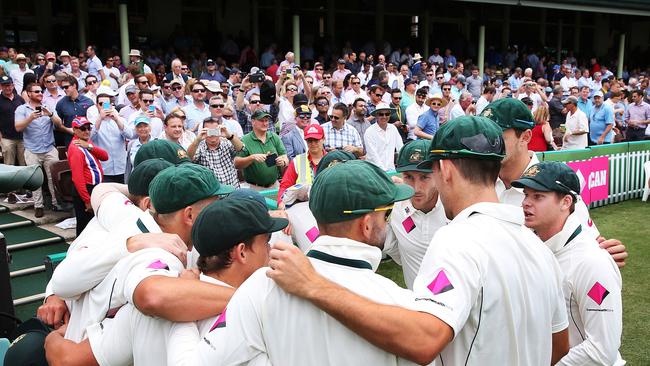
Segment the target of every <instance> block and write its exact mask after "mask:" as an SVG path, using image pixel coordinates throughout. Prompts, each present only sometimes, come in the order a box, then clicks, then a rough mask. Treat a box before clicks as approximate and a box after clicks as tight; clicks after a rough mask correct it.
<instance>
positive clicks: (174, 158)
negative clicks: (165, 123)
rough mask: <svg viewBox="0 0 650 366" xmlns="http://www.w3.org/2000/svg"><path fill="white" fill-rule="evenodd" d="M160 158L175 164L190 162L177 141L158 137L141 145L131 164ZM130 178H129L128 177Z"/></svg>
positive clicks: (135, 164) (136, 164) (134, 164)
mask: <svg viewBox="0 0 650 366" xmlns="http://www.w3.org/2000/svg"><path fill="white" fill-rule="evenodd" d="M155 158H161V159H163V160H167V161H168V162H170V163H172V164H174V165H176V164H181V163H187V162H190V161H191V160H190V158H189V157H188V156H187V151H185V149H183V147H182V146H181V145H179V144H177V143H174V142H171V141H169V140H164V139H158V140H153V141H149V142H147V143H146V144H144V145H142V146H141V147H140V149H138V152H137V153H136V154H135V158H133V166H134V167H137V166H138V165H139V164H140V163H142V162H143V161H145V160H149V159H155ZM129 179H131V178H129Z"/></svg>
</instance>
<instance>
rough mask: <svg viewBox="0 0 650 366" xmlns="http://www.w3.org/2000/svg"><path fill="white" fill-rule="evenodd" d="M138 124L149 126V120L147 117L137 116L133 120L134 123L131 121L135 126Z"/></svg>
mask: <svg viewBox="0 0 650 366" xmlns="http://www.w3.org/2000/svg"><path fill="white" fill-rule="evenodd" d="M140 123H146V124H151V120H149V117H147V116H138V117H136V118H135V121H133V125H134V126H137V125H139V124H140Z"/></svg>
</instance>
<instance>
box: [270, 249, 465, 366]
mask: <svg viewBox="0 0 650 366" xmlns="http://www.w3.org/2000/svg"><path fill="white" fill-rule="evenodd" d="M270 258H271V261H270V262H269V265H270V267H271V269H269V270H268V271H267V276H269V277H271V278H272V279H273V280H274V281H275V282H276V283H277V284H278V285H279V286H280V287H282V289H283V290H284V291H286V292H288V293H290V294H292V295H295V296H298V297H301V298H304V299H306V300H308V301H310V302H311V303H313V304H314V305H315V306H317V307H318V308H320V309H321V310H323V311H325V312H326V313H328V314H329V315H331V316H332V317H334V318H335V319H337V320H338V321H339V322H341V323H342V324H343V325H344V326H346V327H347V328H349V329H350V330H352V331H353V332H355V333H357V334H358V335H360V336H361V337H363V338H364V339H365V340H367V341H368V342H370V343H372V344H374V345H375V346H377V347H379V348H381V349H383V350H385V351H386V352H389V353H393V354H395V355H397V356H400V357H402V358H405V359H408V360H411V361H413V362H416V363H418V364H428V363H430V362H431V361H433V359H434V358H435V357H436V356H437V355H438V353H440V352H441V351H442V349H443V348H444V347H445V346H446V345H447V344H448V343H449V342H451V340H452V339H453V330H452V328H451V327H450V326H448V325H447V324H446V323H444V322H443V321H441V320H440V319H439V318H437V317H435V316H432V315H431V314H427V313H424V312H419V311H414V310H409V309H405V308H402V307H399V306H391V305H383V304H378V303H376V302H374V301H371V300H369V299H367V298H366V297H362V296H359V295H357V294H355V293H353V292H351V291H350V290H348V289H346V288H344V287H342V286H339V285H338V284H336V283H333V282H331V281H329V280H327V279H326V278H325V277H323V276H321V275H319V274H318V273H317V272H316V271H315V270H314V267H313V266H312V265H311V262H310V261H309V260H308V259H307V257H306V256H305V255H304V254H303V253H302V251H301V250H300V249H299V248H296V247H294V246H293V245H291V244H284V243H276V244H275V246H274V248H273V249H272V250H271V253H270Z"/></svg>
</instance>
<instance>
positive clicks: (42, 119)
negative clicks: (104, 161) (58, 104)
mask: <svg viewBox="0 0 650 366" xmlns="http://www.w3.org/2000/svg"><path fill="white" fill-rule="evenodd" d="M25 90H26V91H27V96H28V97H29V99H28V100H27V102H25V104H23V105H21V106H19V107H18V108H16V112H15V121H16V122H15V127H16V131H18V132H22V133H23V143H24V146H25V163H26V164H27V165H33V164H39V165H41V166H42V167H43V168H44V169H45V174H46V175H47V186H48V187H49V189H50V194H51V195H52V206H53V207H54V209H55V210H57V209H58V210H60V209H61V207H60V206H59V205H58V204H57V200H56V194H55V193H54V184H52V174H51V173H50V166H51V165H52V163H54V162H57V161H59V152H58V151H57V149H56V146H55V145H54V128H55V127H56V128H65V127H63V121H61V118H59V116H58V115H57V114H56V111H50V110H49V109H48V108H47V107H46V106H44V105H42V101H43V88H41V86H40V85H38V84H36V83H34V84H30V85H27V86H26V87H25ZM33 195H34V196H33V197H34V216H35V217H43V190H42V188H39V189H37V190H36V191H34V193H33Z"/></svg>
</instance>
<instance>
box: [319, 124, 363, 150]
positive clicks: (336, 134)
mask: <svg viewBox="0 0 650 366" xmlns="http://www.w3.org/2000/svg"><path fill="white" fill-rule="evenodd" d="M322 127H323V131H324V132H325V148H326V149H328V148H335V149H340V148H343V147H344V146H347V145H352V146H354V147H363V142H362V140H361V136H359V132H358V131H357V129H356V128H354V127H352V126H349V125H348V124H347V123H346V124H344V125H343V128H341V129H340V130H339V129H336V128H335V127H334V126H332V122H327V123H325V124H324V125H322Z"/></svg>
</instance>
